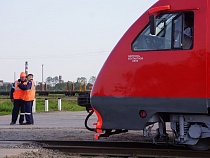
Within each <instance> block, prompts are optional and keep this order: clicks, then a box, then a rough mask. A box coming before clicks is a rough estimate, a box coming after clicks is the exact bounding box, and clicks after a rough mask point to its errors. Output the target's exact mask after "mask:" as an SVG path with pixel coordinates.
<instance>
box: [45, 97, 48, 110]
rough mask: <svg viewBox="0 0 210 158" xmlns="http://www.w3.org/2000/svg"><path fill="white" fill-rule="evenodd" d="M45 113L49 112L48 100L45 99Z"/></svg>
mask: <svg viewBox="0 0 210 158" xmlns="http://www.w3.org/2000/svg"><path fill="white" fill-rule="evenodd" d="M45 111H46V112H47V111H48V99H47V98H45Z"/></svg>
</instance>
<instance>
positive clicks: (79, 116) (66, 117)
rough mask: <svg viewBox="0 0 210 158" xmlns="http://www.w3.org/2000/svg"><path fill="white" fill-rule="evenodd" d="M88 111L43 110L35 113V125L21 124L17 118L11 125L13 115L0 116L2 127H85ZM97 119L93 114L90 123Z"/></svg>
mask: <svg viewBox="0 0 210 158" xmlns="http://www.w3.org/2000/svg"><path fill="white" fill-rule="evenodd" d="M87 114H88V113H87V112H86V111H80V112H62V111H61V112H43V113H34V114H33V116H34V125H19V122H18V120H17V122H16V124H15V125H10V122H11V117H12V116H11V115H5V116H0V129H5V128H11V129H14V128H15V129H17V128H66V127H67V128H69V127H71V128H85V126H84V120H85V118H86V116H87ZM95 121H97V117H96V116H95V115H93V116H92V117H91V118H90V121H89V122H90V123H92V122H95Z"/></svg>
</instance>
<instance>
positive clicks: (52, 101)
mask: <svg viewBox="0 0 210 158" xmlns="http://www.w3.org/2000/svg"><path fill="white" fill-rule="evenodd" d="M45 98H47V99H48V109H49V111H58V98H61V105H62V111H84V110H85V108H84V107H81V106H79V105H77V97H67V96H65V95H49V96H36V112H44V111H45ZM12 108H13V103H12V102H11V101H10V99H9V96H0V115H8V114H11V113H12Z"/></svg>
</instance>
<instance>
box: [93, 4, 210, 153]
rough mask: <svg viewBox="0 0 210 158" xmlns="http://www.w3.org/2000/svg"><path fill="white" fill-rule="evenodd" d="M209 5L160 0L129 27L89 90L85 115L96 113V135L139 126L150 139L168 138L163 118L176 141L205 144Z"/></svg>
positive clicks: (209, 128) (208, 131)
mask: <svg viewBox="0 0 210 158" xmlns="http://www.w3.org/2000/svg"><path fill="white" fill-rule="evenodd" d="M180 4H182V5H180ZM208 8H209V4H208V2H207V1H199V2H198V1H196V0H192V1H190V2H188V1H182V0H176V1H171V0H159V1H158V2H157V3H156V4H154V5H153V6H152V7H151V8H150V9H149V10H148V11H146V12H145V13H144V14H143V15H142V16H141V17H140V18H139V19H138V20H137V21H136V22H135V23H134V24H133V25H132V26H131V27H130V29H129V30H128V31H127V32H126V33H125V34H124V36H123V37H122V38H121V40H120V41H119V43H118V44H117V45H116V46H115V48H114V49H113V51H112V52H111V53H110V55H109V57H108V58H107V60H106V62H105V63H104V65H103V67H102V69H101V71H100V73H99V75H98V77H97V79H96V82H95V83H94V86H93V89H92V91H91V94H89V99H90V102H89V104H90V107H89V111H91V112H90V115H91V113H93V112H95V113H96V115H97V117H98V121H97V122H96V123H94V125H95V128H94V131H95V132H97V133H99V134H98V135H96V136H95V138H97V139H98V138H99V137H102V136H110V135H112V134H118V133H122V132H127V131H128V130H143V131H144V135H145V136H152V135H153V138H152V139H153V141H155V142H156V141H158V140H159V139H161V138H166V139H165V142H167V141H168V134H167V132H166V123H167V122H168V123H169V124H170V128H171V131H172V132H173V133H174V142H176V143H177V144H185V145H189V146H191V147H192V148H194V149H198V150H205V149H207V148H208V146H209V143H208V142H209V140H208V139H209V137H210V124H209V122H210V117H209V116H208V115H209V111H210V110H209V107H208V99H207V97H206V96H207V89H208V88H207V86H208V85H207V80H208V79H207V78H208V76H207V73H206V72H207V61H208V59H209V56H207V53H210V52H208V51H209V50H208V49H207V48H208V44H210V43H209V41H207V37H209V36H208V35H207V34H208V33H209V32H208V27H207V25H201V23H204V22H206V24H207V23H208V22H207V21H209V16H204V14H205V15H209V13H208V12H209V11H208V10H209V9H208ZM204 17H205V18H206V19H205V20H204V21H202V20H201V19H204ZM188 28H189V29H188ZM187 29H188V30H187ZM205 32H206V34H205ZM155 123H156V124H157V125H158V128H157V130H156V131H157V133H156V134H155V135H154V133H152V132H151V131H152V130H151V129H152V127H153V125H154V124H155Z"/></svg>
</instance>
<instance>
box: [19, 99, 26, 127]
mask: <svg viewBox="0 0 210 158" xmlns="http://www.w3.org/2000/svg"><path fill="white" fill-rule="evenodd" d="M24 116H25V104H24V101H23V100H22V104H21V107H20V118H19V123H20V124H21V123H23V121H24Z"/></svg>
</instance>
